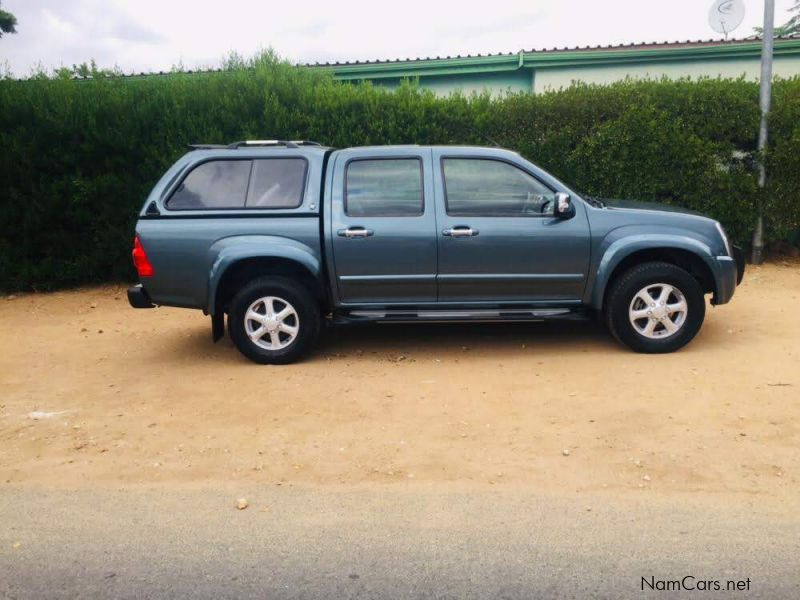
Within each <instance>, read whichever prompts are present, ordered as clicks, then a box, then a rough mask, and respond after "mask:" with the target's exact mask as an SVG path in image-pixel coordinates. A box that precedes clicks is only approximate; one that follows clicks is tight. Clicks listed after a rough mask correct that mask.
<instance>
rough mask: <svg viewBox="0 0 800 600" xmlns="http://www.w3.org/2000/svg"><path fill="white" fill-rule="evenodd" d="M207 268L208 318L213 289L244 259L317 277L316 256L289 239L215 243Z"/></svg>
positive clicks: (213, 301) (244, 238)
mask: <svg viewBox="0 0 800 600" xmlns="http://www.w3.org/2000/svg"><path fill="white" fill-rule="evenodd" d="M208 252H209V262H210V263H211V268H210V270H209V273H208V296H207V298H208V299H207V301H206V306H207V310H206V312H207V313H208V314H211V315H213V314H214V313H215V311H216V306H215V305H216V298H217V287H218V286H219V282H220V281H221V280H222V276H223V275H224V274H225V271H226V270H227V269H228V268H230V267H231V265H233V264H235V263H237V262H238V261H240V260H244V259H248V258H283V259H286V260H290V261H292V262H295V263H298V264H299V265H301V266H303V267H305V268H306V269H307V270H308V271H309V272H310V273H311V274H312V275H313V276H314V277H319V276H320V272H321V270H320V261H319V256H318V255H317V253H315V252H314V250H313V249H312V248H311V247H309V246H307V245H305V244H303V243H302V242H298V241H297V240H293V239H290V238H285V237H281V236H277V235H243V236H234V237H229V238H224V239H221V240H218V241H217V242H215V243H214V244H212V246H211V247H210V248H209V250H208Z"/></svg>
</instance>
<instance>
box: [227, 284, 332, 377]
mask: <svg viewBox="0 0 800 600" xmlns="http://www.w3.org/2000/svg"><path fill="white" fill-rule="evenodd" d="M268 304H269V305H270V306H271V307H272V308H271V311H272V315H273V316H274V318H270V311H269V310H268V309H267V305H268ZM287 308H288V309H289V310H288V311H287V310H286V309H287ZM251 309H252V312H248V311H250V310H251ZM281 314H283V315H284V317H280V315H281ZM320 319H321V317H320V312H319V305H318V304H317V302H316V300H315V299H314V297H313V295H312V294H311V292H309V290H308V289H307V288H306V287H305V286H303V285H301V284H299V283H297V282H295V281H292V280H291V279H286V278H284V277H262V278H259V279H255V280H253V281H251V282H250V283H248V284H247V285H245V286H244V287H242V288H241V289H240V290H239V291H238V292H237V293H236V295H235V296H234V297H233V300H232V301H231V306H230V311H229V314H228V333H229V335H230V336H231V339H232V340H233V343H234V344H235V345H236V347H237V348H238V349H239V352H241V353H242V354H244V355H245V356H246V357H247V358H249V359H250V360H252V361H253V362H257V363H260V364H262V365H270V364H272V365H285V364H289V363H292V362H295V361H296V360H298V359H299V358H301V357H302V356H304V355H305V354H307V353H308V352H309V351H310V350H311V349H312V348H313V347H314V344H315V343H316V341H317V336H318V335H319V327H320ZM292 332H294V333H292ZM275 336H277V337H275Z"/></svg>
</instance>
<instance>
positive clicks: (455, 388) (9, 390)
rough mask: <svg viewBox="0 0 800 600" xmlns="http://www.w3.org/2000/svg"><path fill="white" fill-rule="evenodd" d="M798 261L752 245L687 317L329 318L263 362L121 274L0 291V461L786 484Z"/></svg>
mask: <svg viewBox="0 0 800 600" xmlns="http://www.w3.org/2000/svg"><path fill="white" fill-rule="evenodd" d="M798 302H800V262H797V261H792V262H786V261H778V262H776V263H773V264H769V265H766V266H762V267H751V268H750V269H749V270H748V272H747V274H746V279H745V282H744V284H743V285H742V286H741V287H740V288H739V289H738V290H737V293H736V296H735V298H734V299H733V302H732V303H731V304H728V305H725V306H720V307H716V308H709V310H708V314H707V318H706V323H705V325H704V327H703V329H702V331H701V333H700V334H699V336H698V337H697V339H696V340H695V341H694V342H693V343H692V344H691V345H690V346H688V347H687V348H685V349H684V350H682V351H680V352H678V353H675V354H671V355H662V356H646V355H637V354H634V353H631V352H629V351H628V350H626V349H625V348H623V347H621V346H619V345H618V344H617V343H616V342H615V341H613V340H612V339H611V337H610V336H608V335H607V334H606V333H605V332H604V331H603V330H602V329H601V328H600V327H599V326H597V325H594V324H583V323H575V324H555V323H554V324H530V325H519V324H508V325H447V326H443V325H436V326H434V325H426V326H376V327H371V328H353V329H338V330H332V331H328V332H326V334H325V335H324V339H323V340H322V342H321V344H320V347H319V348H318V350H317V351H316V352H315V353H314V354H313V355H312V356H311V357H310V358H309V359H307V360H306V361H304V362H302V363H300V364H296V365H291V366H286V367H273V366H268V367H260V366H256V365H254V364H251V363H250V362H248V361H247V360H245V359H244V358H242V357H241V356H240V355H239V353H238V352H237V351H236V349H235V348H234V347H233V346H232V344H231V343H230V341H229V340H228V339H227V337H226V338H225V339H224V340H223V341H221V342H220V343H218V344H216V345H215V344H212V342H211V334H210V324H209V320H208V319H207V318H204V317H203V316H202V315H201V314H200V312H197V311H187V310H180V309H168V308H159V309H155V310H134V309H132V308H130V307H129V306H128V303H127V300H126V297H125V293H124V288H122V287H99V288H92V289H83V290H79V291H70V292H60V293H53V294H24V295H19V296H16V297H9V298H2V299H0V331H2V340H3V343H2V346H1V347H0V483H1V482H6V483H12V484H19V483H23V484H24V483H31V484H43V485H52V486H67V487H70V486H72V487H74V486H78V487H80V486H86V485H110V486H117V485H137V484H147V485H150V484H158V483H159V482H161V483H181V484H195V483H196V484H202V485H208V484H212V485H213V484H217V483H222V482H225V483H236V482H239V483H242V484H254V483H259V484H261V483H266V484H273V483H274V484H281V485H294V484H311V485H318V484H327V485H339V484H369V483H377V484H384V485H392V484H394V485H397V484H399V483H401V482H402V484H403V485H404V486H415V485H423V484H425V483H428V484H430V483H436V484H442V483H445V482H451V483H459V484H471V485H479V486H490V485H494V486H519V485H523V486H531V487H535V488H536V489H541V490H543V491H546V492H551V491H552V492H562V491H569V492H576V491H577V492H581V491H592V492H600V493H602V492H604V491H607V492H609V493H614V492H623V491H624V492H630V491H635V492H637V493H638V492H641V493H649V494H658V495H660V496H662V495H667V497H668V496H669V495H670V494H687V493H689V494H694V495H697V493H698V492H699V493H702V494H703V495H706V496H710V497H712V498H717V497H719V496H721V495H745V497H749V498H753V499H758V500H764V501H770V502H777V503H780V504H783V505H784V506H786V507H787V508H788V507H789V506H795V507H796V506H797V504H798V498H800V452H798V447H800V311H798V310H797V307H798Z"/></svg>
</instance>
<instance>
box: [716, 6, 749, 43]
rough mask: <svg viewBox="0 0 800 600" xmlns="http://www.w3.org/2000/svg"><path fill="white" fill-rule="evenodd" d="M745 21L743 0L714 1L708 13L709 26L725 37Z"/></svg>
mask: <svg viewBox="0 0 800 600" xmlns="http://www.w3.org/2000/svg"><path fill="white" fill-rule="evenodd" d="M743 20H744V2H742V0H714V4H712V5H711V10H709V11H708V24H709V25H710V26H711V29H713V30H714V31H716V32H717V33H724V34H725V37H726V38H727V37H728V34H729V33H730V32H731V31H733V30H734V29H736V28H737V27H738V26H739V25H741V24H742V21H743Z"/></svg>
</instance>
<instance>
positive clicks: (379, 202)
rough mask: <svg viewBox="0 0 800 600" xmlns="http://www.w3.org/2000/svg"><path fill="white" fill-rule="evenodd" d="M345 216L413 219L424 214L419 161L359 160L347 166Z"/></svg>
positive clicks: (416, 159) (406, 159) (405, 159)
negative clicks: (412, 217)
mask: <svg viewBox="0 0 800 600" xmlns="http://www.w3.org/2000/svg"><path fill="white" fill-rule="evenodd" d="M345 213H346V214H347V215H349V216H351V217H411V216H418V215H421V214H422V213H423V199H422V162H421V161H420V160H419V159H418V158H400V159H396V158H392V159H375V160H356V161H353V162H351V163H350V164H349V165H348V166H347V175H346V184H345Z"/></svg>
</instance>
